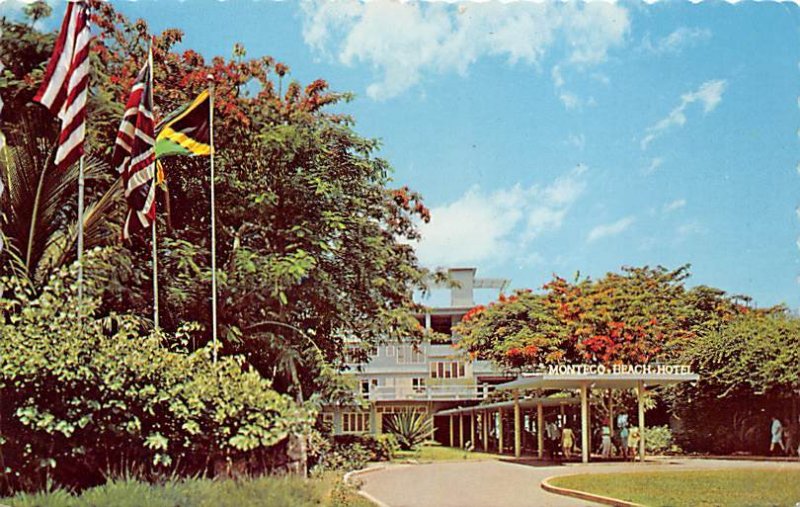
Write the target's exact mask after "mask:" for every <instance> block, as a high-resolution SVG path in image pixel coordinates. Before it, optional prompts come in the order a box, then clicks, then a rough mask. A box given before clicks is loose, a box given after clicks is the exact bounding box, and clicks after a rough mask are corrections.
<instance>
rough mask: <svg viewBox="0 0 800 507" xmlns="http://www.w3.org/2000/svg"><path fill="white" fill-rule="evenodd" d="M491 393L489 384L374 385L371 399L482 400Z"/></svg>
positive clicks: (370, 393) (369, 397)
mask: <svg viewBox="0 0 800 507" xmlns="http://www.w3.org/2000/svg"><path fill="white" fill-rule="evenodd" d="M488 394H489V386H488V385H461V386H459V385H453V386H424V387H418V388H409V387H397V386H381V387H372V389H370V392H369V396H368V397H367V399H369V401H401V400H442V401H445V400H482V399H484V398H486V396H488Z"/></svg>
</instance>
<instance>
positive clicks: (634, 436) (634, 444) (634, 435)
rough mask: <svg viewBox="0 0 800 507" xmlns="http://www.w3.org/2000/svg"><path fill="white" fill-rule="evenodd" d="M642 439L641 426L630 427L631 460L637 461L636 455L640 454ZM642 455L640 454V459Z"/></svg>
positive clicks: (629, 445) (629, 446)
mask: <svg viewBox="0 0 800 507" xmlns="http://www.w3.org/2000/svg"><path fill="white" fill-rule="evenodd" d="M640 440H641V435H639V427H638V426H634V427H632V428H631V429H630V433H629V434H628V448H629V449H630V450H631V460H632V461H636V455H637V454H639V441H640ZM641 458H642V456H641V454H639V459H641Z"/></svg>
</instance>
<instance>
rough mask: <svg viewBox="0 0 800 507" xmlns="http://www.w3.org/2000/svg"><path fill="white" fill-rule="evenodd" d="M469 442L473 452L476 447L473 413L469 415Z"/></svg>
mask: <svg viewBox="0 0 800 507" xmlns="http://www.w3.org/2000/svg"><path fill="white" fill-rule="evenodd" d="M469 441H470V444H472V449H473V450H475V449H476V448H477V447H478V446H477V445H475V411H474V410H473V411H472V412H470V413H469Z"/></svg>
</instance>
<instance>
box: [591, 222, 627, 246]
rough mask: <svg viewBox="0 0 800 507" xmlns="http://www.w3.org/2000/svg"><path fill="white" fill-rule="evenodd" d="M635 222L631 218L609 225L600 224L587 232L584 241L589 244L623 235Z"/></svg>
mask: <svg viewBox="0 0 800 507" xmlns="http://www.w3.org/2000/svg"><path fill="white" fill-rule="evenodd" d="M635 221H636V219H635V218H633V217H625V218H622V219H620V220H617V221H616V222H613V223H610V224H601V225H598V226H596V227H595V228H593V229H592V230H591V231H589V235H588V236H587V237H586V241H588V242H589V243H591V242H593V241H597V240H598V239H603V238H608V237H611V236H616V235H618V234H621V233H623V232H624V231H625V230H626V229H627V228H628V227H630V226H631V225H633V223H634V222H635Z"/></svg>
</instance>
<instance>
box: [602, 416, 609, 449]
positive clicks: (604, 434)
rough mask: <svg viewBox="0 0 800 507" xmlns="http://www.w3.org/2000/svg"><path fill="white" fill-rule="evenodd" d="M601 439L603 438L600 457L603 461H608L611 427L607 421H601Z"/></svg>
mask: <svg viewBox="0 0 800 507" xmlns="http://www.w3.org/2000/svg"><path fill="white" fill-rule="evenodd" d="M602 437H603V440H602V442H603V450H602V456H603V459H608V458H610V457H611V425H610V423H609V420H608V419H605V420H603V429H602Z"/></svg>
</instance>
